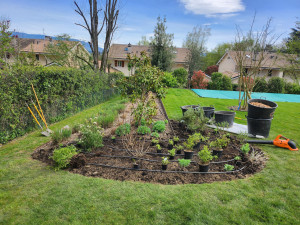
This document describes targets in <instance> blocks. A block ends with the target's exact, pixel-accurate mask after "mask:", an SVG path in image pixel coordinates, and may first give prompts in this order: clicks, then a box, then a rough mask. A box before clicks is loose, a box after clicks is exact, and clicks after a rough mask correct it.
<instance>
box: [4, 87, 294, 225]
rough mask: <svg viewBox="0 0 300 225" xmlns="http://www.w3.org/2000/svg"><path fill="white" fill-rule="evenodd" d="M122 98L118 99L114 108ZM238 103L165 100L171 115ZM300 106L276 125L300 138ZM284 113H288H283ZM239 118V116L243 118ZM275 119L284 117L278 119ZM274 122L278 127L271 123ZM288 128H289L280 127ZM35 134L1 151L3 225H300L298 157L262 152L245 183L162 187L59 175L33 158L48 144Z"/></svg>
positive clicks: (185, 95)
mask: <svg viewBox="0 0 300 225" xmlns="http://www.w3.org/2000/svg"><path fill="white" fill-rule="evenodd" d="M117 101H119V99H113V100H111V101H110V103H114V102H117ZM192 103H202V104H203V105H210V104H213V105H215V107H216V108H217V109H225V108H226V105H234V104H236V102H235V101H227V100H217V99H201V98H199V97H197V96H195V95H193V94H192V93H191V92H189V91H187V90H178V89H171V90H170V91H169V94H168V95H167V98H166V99H165V100H164V104H165V106H166V109H167V112H168V113H169V115H170V117H171V118H178V117H179V115H180V113H181V112H180V109H179V108H178V106H180V105H185V104H192ZM108 105H109V104H108V103H104V104H101V105H99V106H96V107H93V108H91V109H88V110H85V111H83V112H81V113H79V114H76V115H74V116H72V117H70V118H68V119H66V120H64V121H61V122H59V123H57V124H55V125H53V126H51V129H57V128H61V127H63V126H65V125H67V124H68V125H70V126H72V125H74V124H76V123H78V122H81V121H83V120H84V119H85V118H87V117H89V116H92V115H95V114H97V113H98V112H99V110H103V111H105V110H106V108H107V107H108ZM299 106H300V104H292V103H280V104H279V108H278V109H277V110H276V113H275V116H276V119H274V121H273V124H272V132H271V137H274V136H275V134H277V132H281V133H282V134H284V135H286V136H288V137H290V136H292V137H293V138H294V139H296V140H299V127H298V126H297V124H298V125H299V123H300V119H299V108H300V107H299ZM284 112H288V113H287V115H284ZM241 116H242V115H241ZM277 120H283V121H281V122H277ZM273 125H274V126H273ZM282 125H285V126H284V127H281V126H282ZM49 140H50V139H49V138H46V137H41V136H40V135H39V133H38V132H34V133H31V134H29V135H27V136H25V137H22V138H19V139H16V140H14V141H13V142H11V143H9V144H7V145H4V146H2V147H1V148H0V160H1V161H0V223H2V224H70V223H71V224H263V223H268V224H299V222H300V220H299V217H300V216H299V207H300V203H299V198H300V190H299V186H300V179H299V177H300V176H299V172H300V165H299V160H300V157H299V152H290V151H289V150H285V149H279V148H275V147H271V146H269V147H264V148H263V149H264V151H265V152H266V153H267V154H268V155H269V158H270V160H269V162H268V164H267V167H266V168H265V169H264V170H263V171H262V172H261V173H259V174H256V175H255V176H253V177H250V178H248V179H243V180H234V181H230V182H215V183H212V184H201V185H193V184H190V185H175V186H171V185H158V184H147V183H139V182H120V181H113V180H105V179H101V178H90V177H84V176H80V175H77V174H71V173H68V172H66V171H58V172H55V171H54V170H53V169H51V168H49V167H48V166H47V165H45V164H43V163H41V162H39V161H35V160H32V159H31V157H30V154H31V153H32V152H33V149H35V148H36V147H38V146H40V145H41V144H43V143H45V142H47V141H49Z"/></svg>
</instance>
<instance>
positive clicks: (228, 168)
mask: <svg viewBox="0 0 300 225" xmlns="http://www.w3.org/2000/svg"><path fill="white" fill-rule="evenodd" d="M233 169H234V166H233V165H229V164H225V165H224V170H225V171H232V170H233Z"/></svg>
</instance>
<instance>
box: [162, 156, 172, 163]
mask: <svg viewBox="0 0 300 225" xmlns="http://www.w3.org/2000/svg"><path fill="white" fill-rule="evenodd" d="M169 163H170V162H169V159H168V157H162V161H161V164H163V165H168V164H169Z"/></svg>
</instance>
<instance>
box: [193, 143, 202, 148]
mask: <svg viewBox="0 0 300 225" xmlns="http://www.w3.org/2000/svg"><path fill="white" fill-rule="evenodd" d="M200 144H201V142H198V143H197V144H195V145H194V147H193V149H194V150H198V149H199V148H200Z"/></svg>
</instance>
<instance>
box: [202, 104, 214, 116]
mask: <svg viewBox="0 0 300 225" xmlns="http://www.w3.org/2000/svg"><path fill="white" fill-rule="evenodd" d="M202 109H203V111H204V114H205V116H206V117H208V118H212V117H213V116H214V112H215V108H214V107H208V106H204V107H202Z"/></svg>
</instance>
